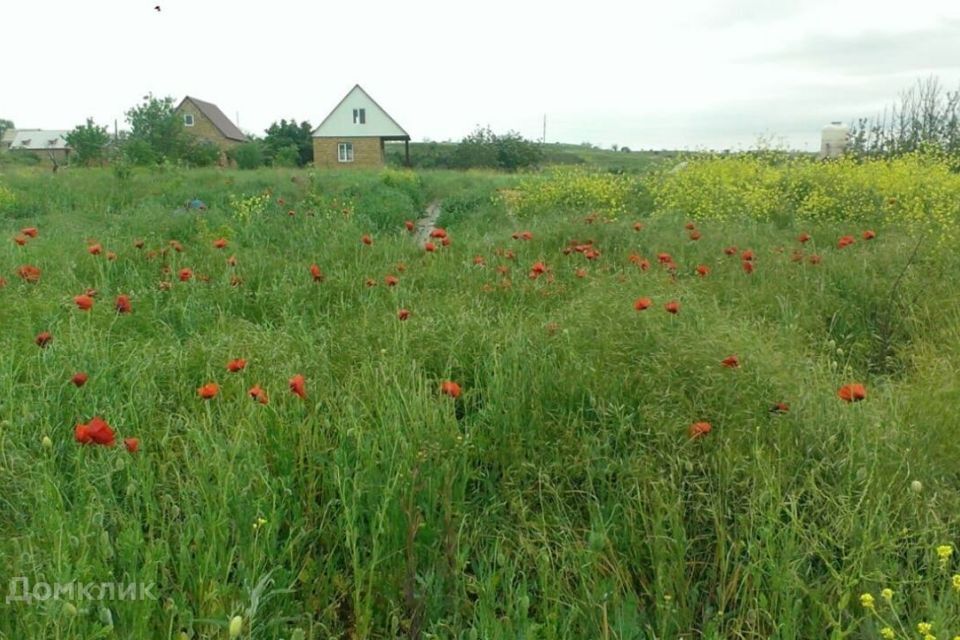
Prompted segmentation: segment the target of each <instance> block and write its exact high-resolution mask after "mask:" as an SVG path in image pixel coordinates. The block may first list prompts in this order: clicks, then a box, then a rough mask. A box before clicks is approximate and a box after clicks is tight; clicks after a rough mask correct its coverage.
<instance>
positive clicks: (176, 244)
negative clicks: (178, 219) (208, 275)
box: [170, 240, 183, 253]
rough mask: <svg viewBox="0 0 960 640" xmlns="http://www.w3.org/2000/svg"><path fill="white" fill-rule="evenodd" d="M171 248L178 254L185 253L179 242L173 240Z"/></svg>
mask: <svg viewBox="0 0 960 640" xmlns="http://www.w3.org/2000/svg"><path fill="white" fill-rule="evenodd" d="M170 247H171V248H172V249H173V250H174V251H176V252H177V253H182V252H183V245H182V244H180V242H179V241H177V240H171V241H170Z"/></svg>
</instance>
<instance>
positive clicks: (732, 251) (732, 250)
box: [723, 247, 737, 256]
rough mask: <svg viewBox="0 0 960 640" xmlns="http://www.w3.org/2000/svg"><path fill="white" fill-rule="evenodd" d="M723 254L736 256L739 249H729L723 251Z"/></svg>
mask: <svg viewBox="0 0 960 640" xmlns="http://www.w3.org/2000/svg"><path fill="white" fill-rule="evenodd" d="M723 252H724V253H725V254H727V255H728V256H732V255H733V254H735V253H736V252H737V248H736V247H727V248H726V249H724V250H723Z"/></svg>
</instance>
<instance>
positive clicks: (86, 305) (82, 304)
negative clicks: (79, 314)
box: [73, 294, 93, 311]
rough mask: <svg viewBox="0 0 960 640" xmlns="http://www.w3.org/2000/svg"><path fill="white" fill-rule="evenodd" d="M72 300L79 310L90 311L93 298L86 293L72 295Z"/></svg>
mask: <svg viewBox="0 0 960 640" xmlns="http://www.w3.org/2000/svg"><path fill="white" fill-rule="evenodd" d="M73 302H74V304H76V305H77V308H78V309H80V311H90V309H91V308H93V298H91V297H90V296H88V295H86V294H80V295H79V296H74V297H73Z"/></svg>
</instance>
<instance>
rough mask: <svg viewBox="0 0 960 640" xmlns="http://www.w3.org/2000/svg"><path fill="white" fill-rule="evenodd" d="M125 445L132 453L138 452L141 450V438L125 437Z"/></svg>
mask: <svg viewBox="0 0 960 640" xmlns="http://www.w3.org/2000/svg"><path fill="white" fill-rule="evenodd" d="M123 446H124V447H126V448H127V451H129V452H130V453H136V452H137V451H139V450H140V438H124V439H123Z"/></svg>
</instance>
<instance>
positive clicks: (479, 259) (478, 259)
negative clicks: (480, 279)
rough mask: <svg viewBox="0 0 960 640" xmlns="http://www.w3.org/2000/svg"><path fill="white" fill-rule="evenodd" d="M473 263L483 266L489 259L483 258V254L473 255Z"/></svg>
mask: <svg viewBox="0 0 960 640" xmlns="http://www.w3.org/2000/svg"><path fill="white" fill-rule="evenodd" d="M473 264H476V265H480V266H481V267H482V266H484V265H485V264H487V261H486V260H484V259H483V256H473Z"/></svg>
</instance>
